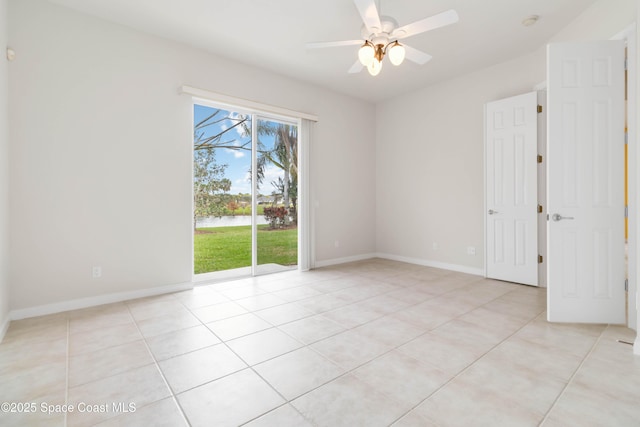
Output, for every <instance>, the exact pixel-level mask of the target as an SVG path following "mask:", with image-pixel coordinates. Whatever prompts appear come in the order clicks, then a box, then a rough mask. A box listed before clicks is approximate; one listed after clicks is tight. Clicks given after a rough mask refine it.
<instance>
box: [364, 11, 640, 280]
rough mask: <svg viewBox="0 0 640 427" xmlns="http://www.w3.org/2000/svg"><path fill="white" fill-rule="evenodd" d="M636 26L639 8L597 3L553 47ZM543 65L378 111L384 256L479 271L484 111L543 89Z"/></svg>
mask: <svg viewBox="0 0 640 427" xmlns="http://www.w3.org/2000/svg"><path fill="white" fill-rule="evenodd" d="M614 3H615V7H613V6H612V4H614ZM635 17H636V0H616V1H615V2H612V1H611V0H600V1H599V2H597V3H595V4H594V5H593V6H592V7H590V8H589V9H587V10H586V11H585V12H584V13H583V14H582V15H580V16H579V17H577V18H576V20H575V21H574V22H573V23H572V24H570V25H569V26H568V27H567V28H566V29H565V30H563V31H562V32H561V33H560V34H558V35H557V36H556V37H554V39H553V40H554V41H570V40H595V39H608V38H610V37H612V36H613V35H614V34H616V33H618V32H619V31H621V30H623V29H625V28H626V27H627V26H628V25H629V24H631V23H632V22H633V21H635ZM545 58H546V56H545V47H544V46H542V47H541V48H540V49H539V50H538V51H536V52H533V53H531V54H528V55H524V56H522V57H519V58H515V59H513V60H512V61H509V62H506V63H503V64H499V65H496V66H494V67H491V68H488V69H485V70H481V71H478V72H474V73H472V74H469V75H466V76H463V77H460V78H457V79H454V80H450V81H446V82H443V83H440V84H437V85H434V86H431V87H427V88H424V89H422V90H420V91H416V92H414V93H411V94H407V95H404V96H399V97H397V98H394V99H392V100H389V101H386V102H382V103H380V104H378V106H377V111H376V115H377V117H378V118H379V119H380V120H378V121H377V134H376V155H377V175H376V191H377V192H376V197H377V208H376V213H377V222H376V229H377V249H378V252H379V253H382V254H386V255H389V256H391V257H396V258H404V259H412V260H414V261H417V262H422V263H425V264H433V265H440V264H442V265H444V266H448V267H450V268H453V269H459V270H462V271H470V272H477V273H481V272H482V268H483V265H484V255H485V254H484V246H485V243H484V232H483V230H484V183H483V179H484V178H483V173H484V172H483V168H484V155H483V151H484V140H483V134H484V125H483V120H484V119H483V106H484V104H485V103H487V102H489V101H494V100H497V99H501V98H505V97H509V96H514V95H518V94H521V93H525V92H530V91H531V90H532V88H533V86H534V85H536V84H537V83H540V82H542V81H544V80H545V66H546V65H545ZM425 67H428V65H426V66H425ZM382 118H384V120H382ZM434 243H436V244H437V245H438V249H437V250H434V249H433V244H434ZM468 246H474V247H475V248H476V255H468V254H467V247H468Z"/></svg>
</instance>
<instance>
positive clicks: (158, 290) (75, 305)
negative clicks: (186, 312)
mask: <svg viewBox="0 0 640 427" xmlns="http://www.w3.org/2000/svg"><path fill="white" fill-rule="evenodd" d="M192 288H193V283H191V282H188V283H179V284H177V285H166V286H158V287H154V288H146V289H137V290H135V291H127V292H117V293H113V294H106V295H99V296H95V297H87V298H79V299H74V300H69V301H61V302H57V303H53V304H45V305H39V306H36V307H29V308H21V309H18V310H11V312H10V313H9V318H10V319H11V320H19V319H26V318H29V317H37V316H45V315H47V314H54V313H61V312H63V311H69V310H78V309H80V308H88V307H95V306H97V305H103V304H111V303H114V302H120V301H127V300H131V299H136V298H144V297H150V296H154V295H162V294H169V293H171V292H179V291H186V290H189V289H192Z"/></svg>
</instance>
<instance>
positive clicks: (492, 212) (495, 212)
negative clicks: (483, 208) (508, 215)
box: [489, 209, 498, 215]
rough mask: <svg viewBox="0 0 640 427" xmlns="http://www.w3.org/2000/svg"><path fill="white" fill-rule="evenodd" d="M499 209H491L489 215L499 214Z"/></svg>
mask: <svg viewBox="0 0 640 427" xmlns="http://www.w3.org/2000/svg"><path fill="white" fill-rule="evenodd" d="M497 213H498V211H494V210H493V209H489V215H494V214H497Z"/></svg>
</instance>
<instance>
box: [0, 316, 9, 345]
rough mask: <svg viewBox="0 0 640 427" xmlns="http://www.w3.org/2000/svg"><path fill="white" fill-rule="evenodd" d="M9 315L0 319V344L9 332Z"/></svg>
mask: <svg viewBox="0 0 640 427" xmlns="http://www.w3.org/2000/svg"><path fill="white" fill-rule="evenodd" d="M10 315H11V313H7V316H6V317H5V318H4V319H2V323H0V343H1V342H2V340H3V339H4V336H5V335H6V333H7V331H8V330H9V322H10V321H11V317H10Z"/></svg>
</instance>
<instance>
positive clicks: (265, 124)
mask: <svg viewBox="0 0 640 427" xmlns="http://www.w3.org/2000/svg"><path fill="white" fill-rule="evenodd" d="M251 119H252V117H251V116H250V115H241V114H236V113H233V112H229V111H225V110H222V109H218V108H212V107H208V106H203V105H194V138H193V143H194V148H193V149H194V157H193V161H194V164H193V168H194V182H193V185H194V188H193V194H194V215H193V227H194V260H193V261H194V273H195V274H202V273H210V272H215V271H222V270H229V269H236V268H243V267H249V266H251V264H252V259H251V257H252V254H251V247H252V231H251V218H252V217H251V212H252V196H251V190H252V178H253V179H255V180H256V183H257V188H258V192H257V197H256V199H257V205H256V216H257V223H258V229H257V235H256V236H255V238H256V241H257V248H258V251H257V252H258V253H257V260H256V265H257V266H264V265H278V266H283V267H288V266H295V265H297V262H298V259H297V255H298V232H297V199H298V197H297V183H298V168H297V127H296V126H294V125H291V124H285V123H279V122H276V121H270V120H263V119H257V120H258V121H257V130H258V132H257V133H258V135H257V138H255V142H254V140H253V138H252V135H251ZM252 143H253V144H252ZM253 145H255V147H254V146H253ZM254 149H255V155H256V160H257V168H256V171H255V173H253V171H252V170H251V156H252V150H254Z"/></svg>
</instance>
